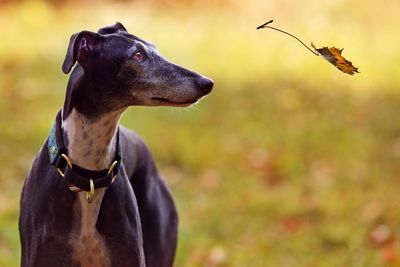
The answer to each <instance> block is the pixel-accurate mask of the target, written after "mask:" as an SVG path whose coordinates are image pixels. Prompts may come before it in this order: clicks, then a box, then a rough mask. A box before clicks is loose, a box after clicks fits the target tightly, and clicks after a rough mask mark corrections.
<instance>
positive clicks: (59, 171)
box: [57, 153, 72, 177]
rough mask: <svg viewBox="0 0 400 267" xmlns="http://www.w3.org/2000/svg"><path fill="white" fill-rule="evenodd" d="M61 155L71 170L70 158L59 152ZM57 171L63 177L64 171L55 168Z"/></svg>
mask: <svg viewBox="0 0 400 267" xmlns="http://www.w3.org/2000/svg"><path fill="white" fill-rule="evenodd" d="M61 157H63V158H64V159H65V161H66V162H67V165H68V167H69V168H70V169H71V170H72V162H71V160H70V159H69V158H68V156H67V155H65V154H64V153H62V154H61ZM57 171H58V173H59V174H60V175H61V176H62V177H64V176H65V175H64V173H63V172H62V171H61V170H60V168H57Z"/></svg>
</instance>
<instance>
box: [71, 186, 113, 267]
mask: <svg viewBox="0 0 400 267" xmlns="http://www.w3.org/2000/svg"><path fill="white" fill-rule="evenodd" d="M105 190H106V189H105V188H100V189H98V190H96V198H95V199H94V200H93V202H92V203H90V204H89V203H88V202H87V200H86V195H85V192H80V193H78V198H77V201H76V203H75V205H78V206H79V209H80V211H81V212H80V218H79V217H78V216H76V217H75V218H77V219H78V218H79V219H80V220H79V219H78V220H76V221H75V227H74V229H75V230H74V231H73V232H72V233H71V238H70V241H71V245H72V247H73V259H74V260H75V261H76V262H79V263H80V266H81V267H109V266H111V262H110V253H109V251H108V249H107V246H106V242H105V241H104V238H103V237H102V236H101V235H100V234H99V232H98V231H97V229H96V222H97V218H98V215H99V210H100V206H101V201H102V199H103V196H104V193H105ZM75 210H76V209H75Z"/></svg>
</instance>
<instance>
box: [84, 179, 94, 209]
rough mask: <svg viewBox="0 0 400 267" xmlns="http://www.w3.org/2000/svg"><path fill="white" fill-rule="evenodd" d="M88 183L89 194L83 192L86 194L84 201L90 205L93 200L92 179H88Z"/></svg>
mask: <svg viewBox="0 0 400 267" xmlns="http://www.w3.org/2000/svg"><path fill="white" fill-rule="evenodd" d="M89 183H90V191H89V192H85V193H86V200H87V202H88V203H89V204H90V203H92V201H93V199H94V182H93V179H90V180H89Z"/></svg>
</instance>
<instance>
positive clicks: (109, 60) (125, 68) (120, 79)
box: [62, 22, 213, 118]
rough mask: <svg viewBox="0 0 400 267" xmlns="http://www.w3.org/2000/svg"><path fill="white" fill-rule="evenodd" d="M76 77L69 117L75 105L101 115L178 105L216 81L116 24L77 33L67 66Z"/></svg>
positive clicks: (67, 107) (69, 93)
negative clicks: (179, 63)
mask: <svg viewBox="0 0 400 267" xmlns="http://www.w3.org/2000/svg"><path fill="white" fill-rule="evenodd" d="M76 62H77V63H78V64H77V65H76V67H75V69H74V71H73V73H72V74H71V78H70V81H69V86H68V91H67V99H66V103H65V106H64V118H65V116H66V115H68V113H69V112H70V110H71V109H72V108H73V107H75V108H77V109H78V110H81V111H82V112H84V113H88V115H98V114H99V113H102V112H108V111H113V110H116V109H121V108H125V107H127V106H131V105H144V106H178V107H185V106H189V105H191V104H193V103H195V102H196V101H197V100H199V99H200V98H201V97H203V96H205V95H207V94H208V93H210V92H211V90H212V87H213V81H212V80H210V79H209V78H206V77H204V76H202V75H200V74H198V73H195V72H193V71H190V70H187V69H185V68H182V67H180V66H177V65H175V64H172V63H171V62H169V61H167V60H166V59H165V58H163V57H162V56H161V55H160V54H159V53H158V52H157V50H156V48H155V46H154V45H153V44H151V43H149V42H146V41H144V40H142V39H140V38H138V37H136V36H134V35H132V34H130V33H128V32H127V30H126V29H125V27H124V26H123V25H122V24H121V23H119V22H117V23H116V24H115V25H112V26H108V27H104V28H101V29H100V30H99V31H98V32H97V33H95V32H91V31H81V32H79V33H76V34H73V35H72V36H71V39H70V43H69V46H68V50H67V54H66V57H65V60H64V63H63V66H62V70H63V71H64V73H69V72H70V71H71V69H72V67H73V66H74V65H75V63H76Z"/></svg>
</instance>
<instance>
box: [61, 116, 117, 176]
mask: <svg viewBox="0 0 400 267" xmlns="http://www.w3.org/2000/svg"><path fill="white" fill-rule="evenodd" d="M122 112H123V110H118V111H113V112H110V113H106V114H103V115H102V116H100V117H98V118H96V119H95V120H91V119H88V118H87V117H86V116H85V115H83V114H82V113H80V112H79V111H77V110H76V109H72V111H71V112H70V113H69V114H68V116H67V117H66V118H65V119H64V120H63V122H62V128H63V131H64V133H65V134H66V137H67V140H68V142H67V144H68V145H67V149H68V156H69V157H70V159H71V161H72V163H74V164H76V165H79V166H81V167H83V168H86V169H90V170H101V169H107V168H108V167H109V166H110V164H111V163H112V161H113V159H114V157H115V153H116V140H117V138H116V137H117V133H118V123H119V118H120V117H121V114H122Z"/></svg>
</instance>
